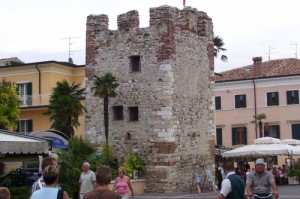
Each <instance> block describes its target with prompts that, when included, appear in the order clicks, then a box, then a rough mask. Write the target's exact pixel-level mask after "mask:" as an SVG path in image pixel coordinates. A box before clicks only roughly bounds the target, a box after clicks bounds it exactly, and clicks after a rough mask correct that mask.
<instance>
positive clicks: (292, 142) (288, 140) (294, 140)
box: [280, 139, 300, 146]
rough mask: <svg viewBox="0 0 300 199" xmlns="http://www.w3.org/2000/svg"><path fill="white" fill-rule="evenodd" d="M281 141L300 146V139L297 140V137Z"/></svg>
mask: <svg viewBox="0 0 300 199" xmlns="http://www.w3.org/2000/svg"><path fill="white" fill-rule="evenodd" d="M280 143H281V144H290V145H299V146H300V140H296V139H285V140H281V141H280Z"/></svg>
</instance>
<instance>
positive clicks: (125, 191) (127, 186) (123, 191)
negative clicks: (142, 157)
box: [113, 167, 134, 199]
mask: <svg viewBox="0 0 300 199" xmlns="http://www.w3.org/2000/svg"><path fill="white" fill-rule="evenodd" d="M129 190H130V192H131V196H132V197H134V193H133V190H132V186H131V182H130V178H129V177H128V176H126V175H125V173H124V168H122V167H120V168H119V170H118V177H117V178H116V180H115V184H114V187H113V191H115V192H116V193H118V194H119V195H120V196H121V198H122V199H128V198H129Z"/></svg>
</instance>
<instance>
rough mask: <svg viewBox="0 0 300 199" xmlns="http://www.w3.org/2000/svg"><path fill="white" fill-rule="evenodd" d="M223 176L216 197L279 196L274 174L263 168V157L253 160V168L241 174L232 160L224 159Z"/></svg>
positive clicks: (252, 198)
mask: <svg viewBox="0 0 300 199" xmlns="http://www.w3.org/2000/svg"><path fill="white" fill-rule="evenodd" d="M222 169H223V171H224V174H225V178H224V179H223V181H222V183H221V190H220V194H219V196H218V199H225V198H226V199H247V198H248V197H249V198H251V199H262V198H264V199H273V198H278V197H279V192H278V189H277V186H276V180H275V175H274V174H273V173H272V172H270V171H268V170H267V169H265V162H264V159H262V158H258V159H257V160H256V161H255V168H254V169H253V170H252V171H250V168H247V172H246V173H247V175H241V172H240V170H238V169H236V168H235V167H234V162H233V161H232V160H228V159H227V160H225V161H224V162H223V167H222Z"/></svg>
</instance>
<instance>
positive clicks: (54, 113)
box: [44, 80, 86, 138]
mask: <svg viewBox="0 0 300 199" xmlns="http://www.w3.org/2000/svg"><path fill="white" fill-rule="evenodd" d="M84 94H85V89H84V88H80V84H75V83H74V82H73V83H72V84H69V83H68V82H67V81H66V80H63V81H61V82H57V83H56V87H54V88H53V89H52V93H51V95H50V100H49V105H48V106H47V108H48V111H47V112H45V113H44V114H45V115H50V121H53V123H52V125H51V128H53V129H56V130H58V131H61V132H63V133H64V134H66V135H67V136H68V137H69V138H72V137H73V136H74V127H76V128H77V127H78V126H80V123H79V120H78V118H79V116H81V115H83V114H84V112H86V109H85V107H84V106H83V105H82V104H81V103H80V98H82V97H83V95H84Z"/></svg>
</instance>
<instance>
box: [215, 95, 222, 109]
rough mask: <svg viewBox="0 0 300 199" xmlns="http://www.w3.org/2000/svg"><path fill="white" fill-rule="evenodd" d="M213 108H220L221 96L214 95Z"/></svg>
mask: <svg viewBox="0 0 300 199" xmlns="http://www.w3.org/2000/svg"><path fill="white" fill-rule="evenodd" d="M215 108H216V110H221V109H222V104H221V96H217V97H215Z"/></svg>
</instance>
